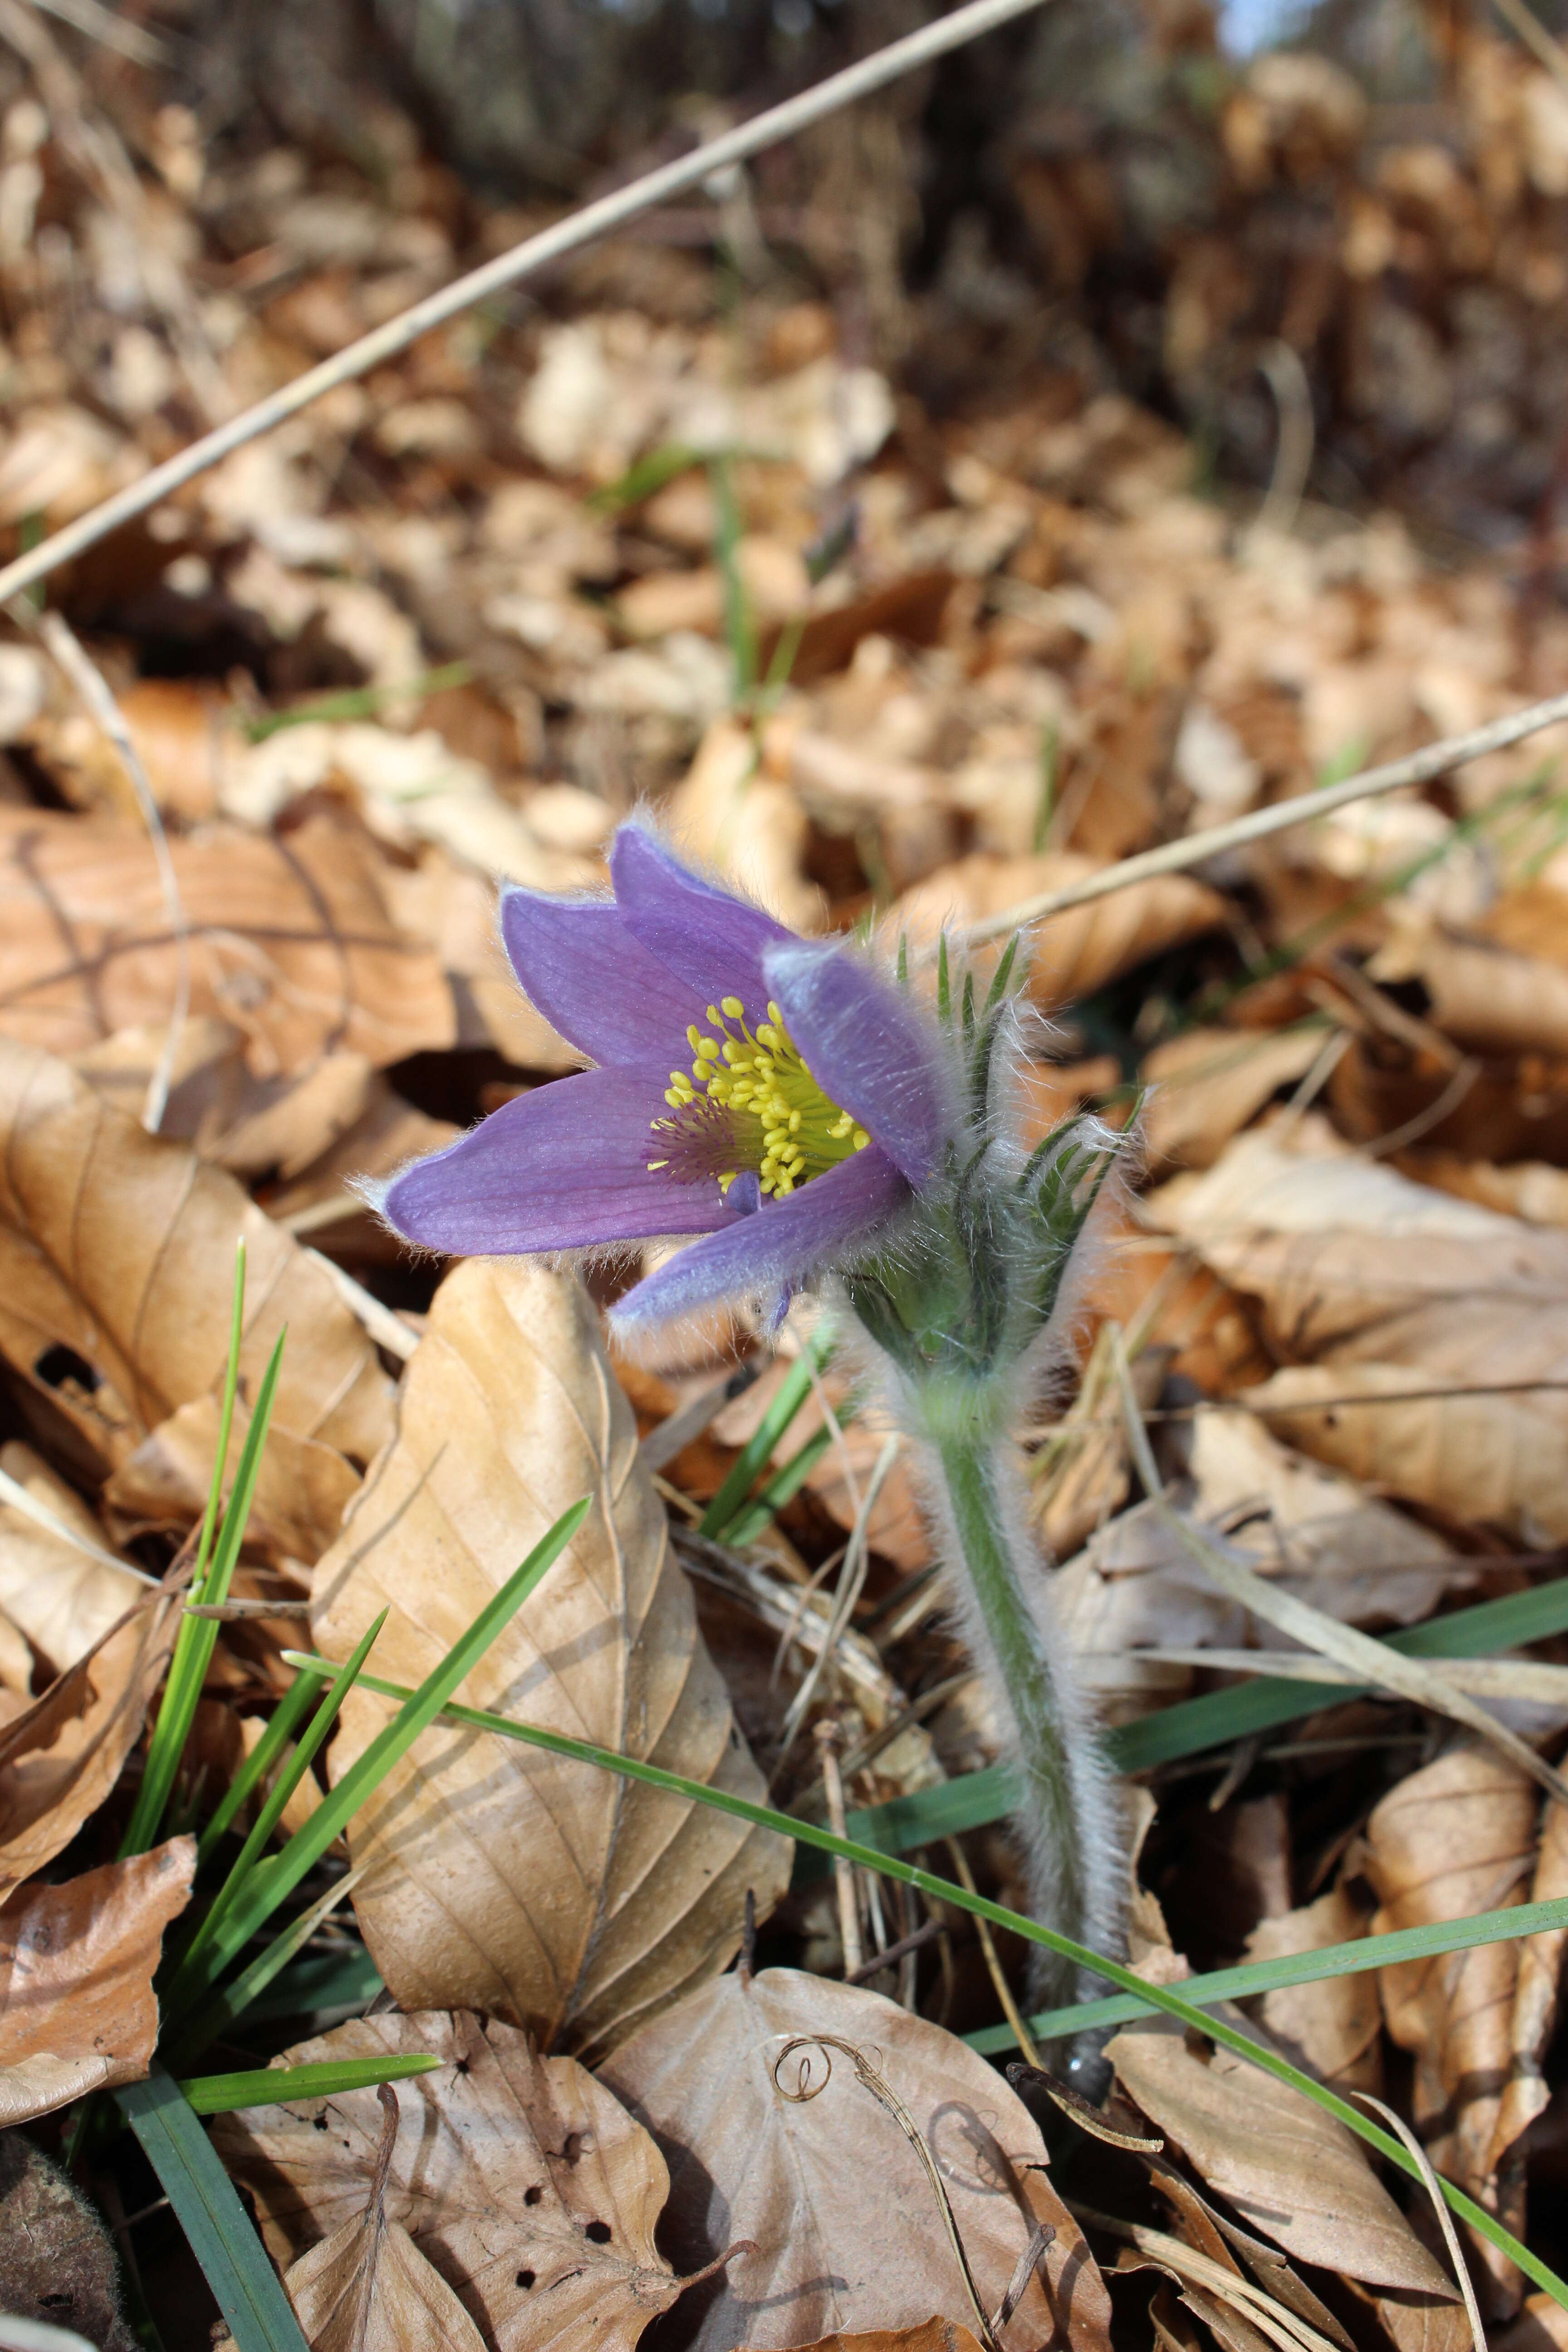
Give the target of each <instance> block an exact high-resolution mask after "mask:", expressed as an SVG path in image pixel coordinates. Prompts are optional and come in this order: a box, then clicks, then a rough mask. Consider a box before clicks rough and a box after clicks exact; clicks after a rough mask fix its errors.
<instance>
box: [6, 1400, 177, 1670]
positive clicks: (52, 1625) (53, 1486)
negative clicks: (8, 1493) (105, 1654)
mask: <svg viewBox="0 0 1568 2352" xmlns="http://www.w3.org/2000/svg"><path fill="white" fill-rule="evenodd" d="M0 1470H3V1471H4V1472H5V1475H6V1476H7V1477H10V1478H14V1479H15V1480H16V1484H17V1486H21V1487H23V1488H24V1489H25V1490H26V1493H27V1494H28V1495H29V1496H31V1497H32V1499H33V1501H34V1502H35V1503H37V1505H38V1507H39V1508H40V1509H41V1510H44V1511H47V1513H48V1514H49V1516H50V1517H52V1518H53V1519H55V1520H57V1521H58V1524H59V1526H60V1527H61V1528H68V1529H69V1530H70V1531H71V1532H72V1533H73V1534H75V1535H77V1536H79V1537H80V1538H81V1543H71V1542H69V1541H68V1538H67V1537H66V1536H65V1535H64V1534H60V1535H56V1534H54V1533H53V1532H52V1530H51V1529H50V1528H47V1527H43V1526H41V1525H40V1524H39V1522H38V1521H37V1519H36V1518H31V1517H28V1516H27V1514H26V1512H24V1511H22V1510H20V1509H19V1508H18V1507H16V1505H15V1504H14V1503H9V1502H3V1501H0V1608H3V1609H4V1610H5V1614H6V1616H7V1617H8V1618H9V1620H10V1622H12V1624H14V1625H16V1626H18V1627H20V1629H21V1631H22V1632H23V1633H25V1634H26V1637H27V1639H28V1641H29V1642H31V1643H32V1644H33V1646H34V1648H35V1649H36V1650H37V1651H39V1652H40V1653H41V1654H42V1655H43V1656H44V1657H45V1658H46V1659H47V1661H48V1664H49V1665H50V1666H51V1667H52V1669H53V1670H54V1672H55V1673H56V1674H63V1673H64V1671H65V1669H66V1668H67V1666H69V1665H74V1664H75V1663H76V1661H77V1659H78V1658H79V1657H80V1656H81V1654H82V1652H83V1651H84V1650H89V1649H90V1648H91V1647H92V1645H93V1643H95V1642H96V1641H97V1640H98V1639H99V1638H100V1635H101V1634H104V1633H108V1631H109V1629H110V1626H111V1625H115V1624H118V1622H120V1620H121V1617H123V1616H124V1614H125V1612H126V1611H127V1610H128V1609H130V1608H132V1607H133V1606H134V1604H135V1602H136V1601H137V1600H138V1599H139V1597H140V1596H141V1594H142V1591H144V1590H145V1587H144V1585H143V1584H142V1580H141V1578H140V1577H139V1576H138V1575H136V1574H135V1573H134V1571H133V1570H131V1569H130V1568H125V1569H117V1568H116V1567H115V1566H114V1563H113V1561H112V1559H109V1558H107V1557H105V1553H106V1550H107V1547H106V1545H105V1542H104V1537H103V1530H102V1528H100V1526H99V1524H98V1522H97V1520H96V1519H95V1518H94V1517H93V1516H92V1514H91V1512H90V1511H89V1509H88V1508H87V1507H86V1505H85V1504H84V1503H83V1502H82V1500H81V1497H80V1496H79V1495H78V1493H77V1491H76V1489H75V1487H74V1486H67V1485H66V1483H65V1480H64V1479H63V1478H57V1477H56V1475H55V1474H54V1472H53V1471H52V1470H51V1469H50V1468H49V1466H48V1464H47V1462H46V1461H44V1459H43V1457H42V1456H41V1455H40V1454H35V1453H34V1451H33V1449H32V1447H31V1446H30V1445H24V1444H21V1442H20V1441H19V1440H18V1439H16V1438H13V1439H12V1440H11V1441H10V1442H9V1444H5V1445H0ZM83 1545H90V1546H91V1547H92V1552H89V1551H86V1550H84V1549H82V1546H83ZM94 1553H96V1554H97V1555H98V1556H97V1557H96V1558H94V1557H93V1554H94Z"/></svg>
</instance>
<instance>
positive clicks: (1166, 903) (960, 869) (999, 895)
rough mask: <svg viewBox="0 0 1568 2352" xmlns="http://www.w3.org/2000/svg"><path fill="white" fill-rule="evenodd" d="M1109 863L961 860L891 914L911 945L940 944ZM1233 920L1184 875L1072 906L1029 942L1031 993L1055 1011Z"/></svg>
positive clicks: (1056, 858)
mask: <svg viewBox="0 0 1568 2352" xmlns="http://www.w3.org/2000/svg"><path fill="white" fill-rule="evenodd" d="M1102 863H1103V861H1102V860H1100V859H1098V858H1093V857H1080V856H1076V855H1074V854H1073V853H1072V852H1070V851H1068V850H1059V851H1056V852H1054V853H1051V854H1048V855H1047V854H1042V855H1040V856H1033V857H994V856H989V855H987V854H986V853H985V852H984V851H977V852H976V853H975V854H974V855H973V856H970V857H961V858H960V859H959V861H958V863H957V864H956V865H955V866H945V867H944V868H943V869H942V872H941V873H940V874H933V875H932V876H931V879H930V881H929V882H922V883H921V884H920V885H919V886H918V887H916V888H915V889H913V890H907V891H906V892H905V893H904V895H903V897H902V898H900V900H899V901H898V903H897V905H896V907H895V908H894V909H893V920H894V922H895V923H897V924H898V925H899V926H900V927H901V928H903V929H907V930H908V932H909V934H910V943H911V946H924V945H926V944H928V943H934V941H935V939H936V935H937V932H938V930H939V929H940V928H941V927H942V925H943V924H944V923H945V924H947V925H949V926H950V927H952V926H960V927H962V926H963V925H964V924H968V923H977V922H983V921H984V920H986V919H988V918H990V917H991V916H993V915H999V914H1002V913H1003V912H1004V911H1005V909H1006V908H1009V907H1011V906H1014V905H1016V904H1017V903H1018V902H1019V901H1021V900H1023V899H1025V898H1035V897H1037V896H1038V895H1039V893H1041V892H1042V891H1046V890H1063V889H1067V888H1068V887H1070V886H1071V885H1072V884H1073V883H1075V882H1081V881H1083V880H1084V879H1086V877H1088V876H1089V875H1090V874H1096V873H1098V872H1099V871H1100V866H1101V865H1102ZM1225 919H1226V907H1225V901H1224V899H1223V898H1220V897H1219V896H1218V895H1217V893H1216V892H1215V891H1213V890H1210V889H1208V888H1207V887H1205V885H1204V884H1203V883H1201V882H1194V881H1192V880H1191V879H1190V878H1189V877H1187V876H1186V875H1184V874H1167V875H1162V876H1160V877H1157V878H1156V879H1155V880H1153V881H1152V882H1135V883H1133V884H1132V886H1131V888H1129V889H1126V890H1119V891H1117V892H1116V893H1115V894H1114V895H1113V896H1112V897H1110V898H1097V899H1095V900H1094V901H1093V902H1092V903H1091V904H1090V905H1089V906H1086V907H1069V908H1067V910H1066V911H1065V912H1064V913H1062V914H1059V915H1053V916H1052V917H1051V918H1050V919H1049V920H1048V921H1047V922H1044V923H1039V924H1037V925H1036V926H1035V927H1034V929H1032V930H1031V931H1030V933H1029V936H1028V940H1027V942H1026V944H1027V948H1028V957H1029V994H1030V996H1031V997H1032V998H1033V999H1034V1002H1035V1003H1037V1005H1039V1006H1040V1007H1041V1008H1042V1009H1043V1010H1045V1011H1047V1012H1048V1011H1050V1010H1051V1008H1052V1007H1053V1006H1056V1005H1061V1004H1071V1003H1076V1002H1077V1000H1078V999H1079V997H1080V996H1089V995H1092V993H1093V992H1094V991H1095V990H1096V989H1097V988H1102V987H1103V986H1104V984H1105V982H1107V981H1108V980H1114V979H1115V978H1116V977H1117V975H1118V974H1119V973H1121V972H1124V971H1131V969H1132V967H1133V965H1134V964H1140V963H1143V962H1145V961H1147V960H1148V958H1149V957H1150V956H1154V955H1160V954H1162V953H1163V951H1164V950H1165V949H1166V948H1171V947H1175V946H1176V945H1178V943H1179V942H1180V941H1182V940H1190V939H1194V938H1196V936H1197V935H1198V933H1199V932H1200V931H1207V930H1212V929H1215V926H1216V925H1218V924H1221V923H1223V922H1224V921H1225Z"/></svg>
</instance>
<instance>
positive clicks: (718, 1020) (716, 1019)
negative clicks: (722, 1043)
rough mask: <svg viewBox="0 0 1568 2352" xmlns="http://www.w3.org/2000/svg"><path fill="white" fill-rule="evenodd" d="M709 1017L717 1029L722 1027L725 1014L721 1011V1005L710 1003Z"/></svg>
mask: <svg viewBox="0 0 1568 2352" xmlns="http://www.w3.org/2000/svg"><path fill="white" fill-rule="evenodd" d="M708 1018H709V1020H710V1021H711V1023H712V1024H713V1026H714V1028H715V1029H720V1028H722V1026H723V1024H724V1016H723V1014H722V1013H721V1012H720V1010H719V1007H718V1006H717V1005H716V1004H710V1006H709V1007H708Z"/></svg>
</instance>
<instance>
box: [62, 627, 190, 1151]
mask: <svg viewBox="0 0 1568 2352" xmlns="http://www.w3.org/2000/svg"><path fill="white" fill-rule="evenodd" d="M37 628H38V635H39V636H40V637H42V639H43V641H44V643H45V645H46V646H47V647H48V650H49V652H50V653H51V654H52V655H53V656H54V657H55V659H56V661H57V662H58V664H59V666H60V667H61V669H63V670H64V672H65V674H66V676H67V677H68V678H69V680H70V682H71V684H72V685H73V686H74V687H75V688H76V690H77V692H78V693H79V695H80V697H81V698H82V700H83V702H85V703H86V705H87V707H88V709H89V711H90V712H91V713H92V716H93V717H94V719H97V721H98V723H99V725H100V727H101V728H102V730H103V731H104V733H105V734H106V735H107V736H108V738H109V740H110V742H111V743H112V744H113V746H114V748H115V750H116V751H118V752H119V754H120V764H121V767H122V768H123V769H124V771H125V773H126V775H127V776H128V777H129V779H130V782H131V789H132V792H133V793H135V795H136V805H137V807H138V808H139V809H140V810H141V812H142V823H143V824H145V825H146V827H147V833H148V837H149V839H150V840H151V842H152V844H153V859H154V862H155V863H156V865H157V868H158V887H159V888H160V889H161V890H162V892H163V908H164V912H165V913H166V914H167V916H168V919H169V929H170V931H171V933H172V934H173V937H174V1006H173V1008H172V1010H171V1012H170V1014H169V1024H168V1027H167V1029H166V1030H165V1032H164V1034H163V1045H161V1046H160V1048H159V1050H158V1059H157V1062H156V1064H155V1066H154V1067H153V1075H152V1076H151V1077H150V1078H149V1079H148V1081H147V1093H146V1096H145V1098H144V1099H143V1101H142V1126H143V1127H144V1128H145V1129H146V1130H147V1132H148V1134H149V1135H156V1134H157V1132H158V1129H160V1128H161V1127H162V1126H163V1113H164V1111H165V1110H166V1109H167V1108H168V1106H169V1087H170V1084H171V1082H172V1080H173V1078H174V1064H175V1061H176V1059H177V1058H178V1055H179V1051H180V1037H181V1034H182V1033H183V1031H184V1025H185V1018H186V1015H187V1014H188V1013H189V1012H190V1009H191V927H190V924H189V922H188V921H187V920H186V917H185V905H184V899H183V898H181V896H180V881H179V877H178V875H177V874H176V873H175V872H174V854H173V852H172V851H171V849H170V847H169V836H168V835H167V834H166V833H165V832H164V830H163V811H162V810H161V809H160V808H159V806H158V801H157V795H156V794H155V793H154V792H153V785H152V782H151V780H150V778H149V776H148V774H147V771H146V769H145V768H144V767H143V766H142V754H141V752H140V751H138V750H137V749H136V740H135V738H134V737H133V736H132V732H131V730H130V728H129V727H128V726H127V725H126V723H125V714H124V712H123V711H122V710H121V708H120V705H119V703H118V702H116V700H115V698H114V696H113V693H112V691H111V690H110V684H109V680H108V679H107V678H106V677H104V675H103V672H102V671H101V670H100V668H99V667H98V664H97V663H96V662H95V661H94V660H93V659H92V658H91V656H90V655H89V653H88V651H87V649H86V647H85V646H83V645H82V642H81V640H80V638H79V636H78V635H76V632H75V631H74V630H73V629H72V628H71V626H70V625H69V623H68V621H67V620H65V618H64V617H63V616H62V615H61V614H58V613H45V614H42V615H41V616H40V618H39V621H38V624H37Z"/></svg>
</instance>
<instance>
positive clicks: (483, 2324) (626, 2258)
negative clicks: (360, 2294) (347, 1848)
mask: <svg viewBox="0 0 1568 2352" xmlns="http://www.w3.org/2000/svg"><path fill="white" fill-rule="evenodd" d="M416 2050H418V2051H431V2052H434V2053H436V2054H437V2056H438V2057H439V2058H440V2059H441V2060H442V2062H443V2063H442V2064H441V2066H440V2067H439V2068H438V2069H437V2071H436V2072H434V2073H432V2074H421V2075H419V2076H417V2077H416V2078H415V2079H414V2080H413V2081H411V2082H406V2083H401V2084H399V2085H398V2088H397V2103H398V2108H399V2117H398V2125H397V2136H396V2140H395V2145H394V2147H393V2149H392V2157H391V2162H390V2165H389V2166H388V2168H387V2173H386V2184H385V2190H384V2200H383V2210H384V2215H385V2218H386V2220H387V2221H388V2222H389V2223H396V2224H398V2225H400V2226H401V2227H402V2228H403V2229H405V2230H406V2231H407V2232H408V2235H409V2237H410V2238H411V2239H412V2240H413V2242H414V2244H415V2246H416V2248H417V2250H418V2252H419V2253H420V2254H421V2255H423V2256H425V2257H426V2259H427V2260H428V2261H429V2262H430V2263H431V2264H432V2265H433V2266H434V2268H435V2269H436V2271H437V2273H439V2275H440V2277H441V2278H442V2279H443V2280H444V2281H445V2282H446V2284H447V2286H448V2287H450V2288H451V2289H452V2290H453V2292H454V2293H455V2294H456V2295H457V2297H458V2301H459V2303H460V2304H461V2305H462V2307H463V2310H464V2312H465V2313H466V2314H467V2315H468V2318H469V2319H470V2320H471V2321H473V2322H474V2323H476V2324H477V2326H478V2327H479V2333H480V2335H481V2336H482V2337H483V2339H484V2341H485V2343H486V2344H487V2345H489V2346H491V2347H494V2352H549V2347H554V2346H559V2347H562V2352H581V2348H582V2347H585V2346H587V2345H591V2344H592V2345H600V2344H602V2345H605V2346H608V2347H614V2348H615V2352H631V2347H632V2346H633V2345H634V2344H635V2343H636V2342H637V2337H638V2336H640V2335H641V2334H642V2331H643V2329H644V2328H645V2327H646V2326H647V2323H648V2321H649V2320H650V2319H652V2318H654V2317H655V2316H656V2315H658V2313H659V2312H661V2311H665V2310H668V2307H669V2305H671V2304H672V2303H673V2302H674V2301H675V2298H676V2296H677V2295H678V2294H679V2292H680V2287H679V2280H678V2279H677V2278H676V2277H675V2275H674V2273H672V2272H671V2270H670V2267H669V2265H668V2263H667V2262H666V2261H665V2260H664V2258H663V2256H662V2255H661V2254H660V2253H659V2252H658V2250H657V2248H656V2247H655V2244H654V2228H655V2224H656V2223H657V2221H658V2217H659V2213H660V2210H661V2209H662V2207H663V2205H664V2201H665V2198H666V2196H667V2194H668V2173H667V2172H666V2169H665V2165H664V2160H663V2158H661V2156H660V2155H659V2153H658V2148H657V2147H655V2146H654V2143H653V2141H652V2140H651V2139H650V2138H649V2137H648V2135H647V2132H646V2131H644V2130H643V2129H642V2128H641V2126H639V2125H637V2123H635V2122H634V2121H633V2120H632V2118H631V2117H630V2116H628V2115H626V2113H625V2111H624V2109H623V2108H622V2107H621V2106H620V2105H617V2103H616V2099H615V2098H614V2097H613V2096H612V2095H611V2093H610V2092H609V2091H607V2090H605V2088H604V2087H603V2085H602V2084H598V2083H595V2080H594V2078H593V2076H592V2075H591V2074H588V2073H587V2072H586V2071H585V2070H584V2068H583V2067H582V2066H580V2065H578V2063H576V2061H575V2060H574V2059H572V2058H542V2057H541V2056H540V2055H539V2053H538V2052H537V2051H536V2050H535V2049H534V2047H533V2044H532V2042H531V2041H530V2039H529V2037H528V2036H527V2035H526V2034H524V2033H520V2032H516V2031H515V2030H514V2029H513V2028H512V2027H510V2026H507V2025H501V2024H499V2023H495V2022H491V2023H489V2024H488V2025H486V2024H482V2023H481V2021H479V2018H477V2017H473V2016H470V2015H468V2014H465V2013H463V2012H458V2014H456V2015H450V2016H449V2015H447V2014H446V2013H445V2012H443V2011H434V2010H426V2011H416V2012H415V2013H414V2014H412V2015H410V2016H403V2017H394V2016H387V2017H374V2018H358V2019H354V2020H352V2021H350V2022H349V2023H348V2024H346V2025H340V2026H338V2027H336V2028H335V2029H334V2030H333V2031H332V2032H331V2033H325V2034H322V2035H321V2036H320V2037H319V2038H318V2039H316V2040H315V2041H311V2042H299V2043H297V2044H296V2045H295V2046H294V2048H292V2049H291V2050H287V2051H285V2052H283V2053H282V2055H281V2056H280V2057H279V2059H277V2060H275V2061H274V2062H273V2063H275V2064H278V2065H308V2064H310V2063H315V2062H317V2061H321V2060H324V2059H343V2058H367V2057H375V2058H379V2057H381V2056H382V2055H383V2054H384V2053H395V2052H402V2051H416ZM383 2121H384V2119H383V2115H382V2109H381V2105H380V2103H379V2101H378V2100H377V2097H376V2095H375V2093H374V2091H351V2092H347V2093H344V2094H343V2095H341V2096H340V2097H337V2098H334V2099H310V2100H300V2101H299V2102H297V2103H291V2104H289V2105H279V2106H276V2107H263V2108H249V2109H247V2110H246V2111H245V2112H244V2113H243V2114H239V2115H233V2116H225V2117H224V2118H223V2119H222V2120H221V2122H219V2124H218V2125H217V2126H216V2129H215V2131H214V2135H213V2137H214V2139H215V2141H216V2145H217V2147H218V2148H219V2150H220V2152H221V2153H222V2155H223V2158H224V2160H225V2162H226V2164H227V2165H228V2166H229V2168H230V2169H231V2170H232V2171H234V2172H236V2173H237V2175H238V2176H239V2178H240V2179H243V2180H244V2181H245V2182H246V2184H247V2187H249V2188H250V2189H252V2191H253V2192H254V2194H255V2197H256V2200H257V2204H258V2208H259V2209H260V2214H261V2222H262V2230H263V2234H264V2235H265V2237H266V2240H267V2243H268V2247H269V2249H270V2250H271V2252H272V2253H273V2254H274V2256H275V2257H276V2258H277V2259H278V2260H279V2261H280V2262H290V2263H291V2262H295V2261H297V2260H298V2259H299V2257H300V2254H301V2253H303V2252H305V2251H306V2250H307V2249H308V2248H310V2247H317V2248H318V2249H319V2246H320V2242H321V2241H322V2240H326V2241H329V2242H331V2241H334V2240H341V2237H342V2233H343V2232H344V2231H345V2230H352V2229H353V2228H355V2227H357V2226H358V2224H359V2222H360V2221H361V2220H362V2218H363V2213H364V2209H365V2205H366V2202H367V2200H368V2196H369V2192H370V2190H371V2189H372V2187H373V2185H374V2180H375V2178H376V2169H377V2161H378V2158H379V2156H380V2152H381V2147H382V2138H383ZM317 2259H318V2261H323V2260H324V2258H323V2257H321V2254H320V2252H318V2255H317Z"/></svg>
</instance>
